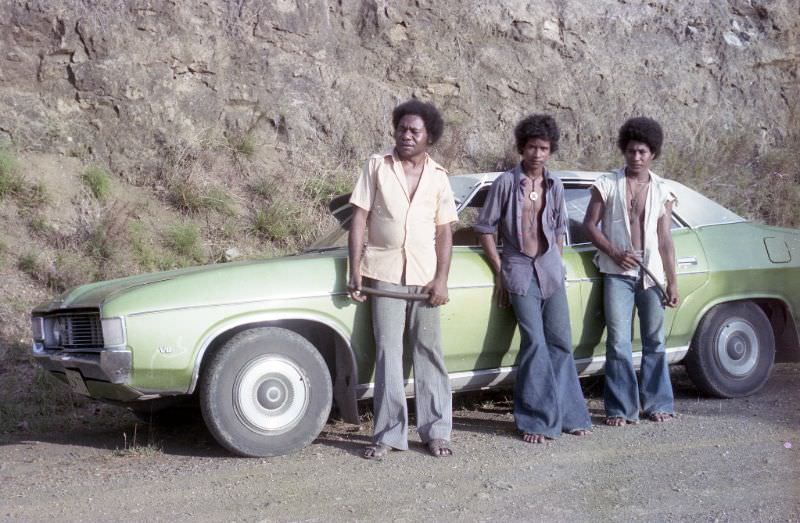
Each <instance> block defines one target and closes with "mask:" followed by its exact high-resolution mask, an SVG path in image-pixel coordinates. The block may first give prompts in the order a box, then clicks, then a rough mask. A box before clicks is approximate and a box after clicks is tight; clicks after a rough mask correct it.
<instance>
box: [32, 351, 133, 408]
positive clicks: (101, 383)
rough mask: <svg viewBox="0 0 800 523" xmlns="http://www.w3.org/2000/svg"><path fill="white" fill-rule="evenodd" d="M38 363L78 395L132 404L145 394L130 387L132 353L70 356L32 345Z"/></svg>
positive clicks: (66, 353)
mask: <svg viewBox="0 0 800 523" xmlns="http://www.w3.org/2000/svg"><path fill="white" fill-rule="evenodd" d="M33 357H34V359H35V360H36V362H37V363H38V364H39V365H41V366H42V368H44V369H45V370H46V371H48V372H50V373H51V374H52V375H54V376H55V377H56V378H58V379H60V380H61V381H63V382H65V383H67V384H68V385H69V386H70V387H71V388H72V389H73V390H74V391H75V392H78V393H80V394H84V395H86V396H91V397H94V398H98V399H108V400H115V401H131V400H135V399H137V398H139V397H141V396H142V393H141V392H139V391H137V390H135V389H133V388H131V387H129V386H128V385H127V383H128V382H129V381H130V376H131V369H132V361H133V359H132V356H131V351H129V350H126V349H125V350H121V349H113V350H109V349H104V350H99V351H97V352H68V351H64V350H51V349H45V348H44V346H43V345H42V344H40V343H34V344H33Z"/></svg>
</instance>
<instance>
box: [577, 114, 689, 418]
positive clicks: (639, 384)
mask: <svg viewBox="0 0 800 523" xmlns="http://www.w3.org/2000/svg"><path fill="white" fill-rule="evenodd" d="M663 141H664V132H663V131H662V130H661V126H660V125H659V124H658V122H656V121H655V120H653V119H651V118H645V117H637V118H631V119H629V120H628V121H626V122H625V123H624V124H623V125H622V127H621V128H620V130H619V136H618V139H617V146H618V147H619V150H620V151H621V152H622V155H623V156H624V158H625V166H624V167H622V168H621V169H618V170H616V171H613V172H611V173H609V174H606V175H603V176H600V177H599V178H598V179H597V181H596V182H595V184H594V186H593V187H592V196H591V200H590V201H589V207H588V209H587V211H586V217H585V219H584V226H585V227H586V232H587V234H588V236H589V239H590V240H591V241H592V243H593V244H594V245H595V247H597V254H596V255H595V264H597V266H598V268H599V269H600V272H601V273H603V308H604V311H605V318H606V327H607V329H608V332H607V336H606V367H605V375H606V379H605V391H604V398H605V410H606V421H605V423H606V425H610V426H613V427H620V426H623V425H625V424H627V423H637V422H638V421H639V412H640V410H641V411H642V412H643V413H644V416H645V417H646V418H647V419H649V420H651V421H656V422H661V421H667V420H669V419H672V418H673V417H674V416H675V411H674V406H673V404H674V401H673V394H672V384H671V383H670V378H669V363H668V361H667V354H666V351H665V348H664V306H665V305H666V306H669V307H676V306H677V304H678V286H677V281H676V278H675V273H676V270H675V247H674V244H673V242H672V233H671V231H670V226H671V223H672V206H673V204H674V203H675V196H674V194H672V192H670V190H669V188H668V187H667V184H666V183H665V182H664V180H663V179H662V178H661V177H659V176H657V175H656V174H655V173H653V172H652V171H651V170H650V167H651V165H652V163H653V160H655V159H656V158H657V157H658V155H659V154H660V153H661V145H662V143H663ZM601 222H602V225H600V226H598V224H600V223H601ZM645 269H646V270H645ZM660 289H664V291H663V295H662V291H661V290H660ZM634 307H636V310H637V311H638V316H639V329H640V332H641V340H642V361H641V380H640V381H637V378H636V371H635V369H634V367H633V354H632V342H631V321H632V317H633V308H634Z"/></svg>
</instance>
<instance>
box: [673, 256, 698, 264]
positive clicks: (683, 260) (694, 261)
mask: <svg viewBox="0 0 800 523" xmlns="http://www.w3.org/2000/svg"><path fill="white" fill-rule="evenodd" d="M676 263H677V264H678V265H697V258H696V257H695V256H683V257H681V258H678V259H677V260H676Z"/></svg>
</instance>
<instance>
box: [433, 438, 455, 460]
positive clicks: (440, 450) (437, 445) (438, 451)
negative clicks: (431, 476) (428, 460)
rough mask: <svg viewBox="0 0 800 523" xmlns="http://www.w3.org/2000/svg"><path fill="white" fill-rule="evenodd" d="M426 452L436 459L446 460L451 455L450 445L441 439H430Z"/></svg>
mask: <svg viewBox="0 0 800 523" xmlns="http://www.w3.org/2000/svg"><path fill="white" fill-rule="evenodd" d="M428 452H430V453H431V456H434V457H437V458H446V457H449V456H452V455H453V449H451V448H450V443H449V442H448V441H447V440H443V439H432V440H430V441H429V442H428Z"/></svg>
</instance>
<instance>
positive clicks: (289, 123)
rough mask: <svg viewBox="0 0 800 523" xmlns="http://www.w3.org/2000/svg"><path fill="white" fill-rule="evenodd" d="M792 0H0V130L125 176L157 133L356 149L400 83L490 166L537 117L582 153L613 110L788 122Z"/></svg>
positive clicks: (693, 123) (703, 122) (778, 127)
mask: <svg viewBox="0 0 800 523" xmlns="http://www.w3.org/2000/svg"><path fill="white" fill-rule="evenodd" d="M799 30H800V4H798V2H797V0H727V1H718V2H679V1H658V2H656V1H650V0H647V1H645V0H595V1H592V2H583V1H581V0H542V1H537V2H528V1H520V0H508V1H503V2H484V1H477V0H469V1H463V2H460V1H432V0H418V1H416V2H391V1H381V0H338V1H333V0H307V1H301V0H275V1H272V2H260V1H254V0H228V1H224V0H206V1H201V2H179V1H174V0H172V1H170V0H128V1H122V0H118V1H112V0H83V1H79V0H30V1H21V0H7V1H5V2H3V3H2V5H0V45H1V46H2V47H1V48H0V115H2V118H0V140H9V141H11V142H13V143H14V145H15V146H17V147H20V148H26V149H32V150H41V151H54V150H55V151H60V152H62V153H65V154H70V155H76V156H78V157H81V158H84V157H92V158H97V159H101V160H102V161H104V162H106V163H108V165H110V167H111V169H112V170H113V171H114V172H116V173H118V174H120V175H122V176H123V177H125V178H126V179H128V180H130V181H134V182H135V180H136V179H137V177H138V176H140V173H143V172H145V171H147V169H149V168H151V167H152V166H153V165H155V164H157V162H158V160H159V158H160V156H161V155H162V154H163V151H164V149H165V148H168V147H173V146H179V145H180V144H181V143H182V142H185V141H191V140H193V139H196V137H198V136H201V135H204V134H208V133H212V134H214V133H216V134H217V135H218V136H224V137H228V138H229V139H240V138H241V137H244V136H247V137H250V138H251V139H253V140H254V141H255V143H257V144H258V146H259V147H260V148H262V149H263V150H266V151H269V156H270V157H271V158H273V159H274V160H275V161H276V162H284V161H286V160H289V161H291V159H292V158H293V157H295V156H296V155H302V156H303V157H306V158H308V157H310V158H329V159H330V158H333V159H336V158H360V157H363V156H364V155H366V154H368V153H369V152H371V151H372V150H373V149H376V148H378V147H382V146H383V145H385V144H386V143H387V142H388V140H389V131H388V125H387V123H388V121H387V120H388V115H389V112H390V110H391V108H392V107H393V106H394V105H395V104H396V103H397V102H398V101H402V100H403V99H406V98H408V97H411V96H417V97H420V98H423V99H428V100H431V101H433V102H435V103H436V104H438V105H439V106H440V107H441V108H442V109H443V112H444V114H445V118H446V121H447V123H448V130H447V131H446V132H448V131H449V133H448V134H447V136H446V138H445V141H444V144H443V147H444V148H446V149H447V151H446V152H447V156H448V158H446V159H447V160H449V161H450V162H451V163H454V164H456V165H455V167H456V168H462V169H469V168H487V167H490V165H488V164H489V163H491V159H492V158H496V157H498V156H502V154H503V152H504V150H506V149H507V145H508V142H509V141H510V140H509V137H510V131H511V128H512V126H513V124H514V123H515V122H516V120H518V119H519V118H520V117H521V116H522V115H524V114H526V113H529V112H534V111H535V112H550V113H552V114H554V115H555V116H556V117H557V119H558V120H559V121H560V123H561V126H562V131H563V140H564V143H563V145H562V151H563V152H562V153H560V154H561V158H562V160H565V161H566V162H567V163H572V164H580V163H581V162H583V163H584V164H585V163H586V162H589V163H591V161H590V158H592V156H593V155H595V154H599V153H603V152H606V151H608V150H609V149H613V143H614V134H615V131H616V129H617V128H618V126H619V125H620V123H621V122H622V121H623V120H624V118H626V117H627V116H630V115H638V114H647V115H651V116H653V117H655V118H657V119H659V120H661V121H662V122H663V123H664V124H665V128H666V131H667V139H668V141H671V142H672V143H675V142H676V141H681V140H692V139H694V138H696V137H697V136H699V135H702V134H707V135H711V136H719V135H722V134H724V133H734V134H740V133H745V134H757V135H758V140H759V141H760V142H761V143H763V144H764V145H768V146H769V145H776V144H777V145H780V143H781V141H782V140H783V139H784V138H785V136H786V135H787V133H789V132H791V131H792V130H796V127H797V122H796V115H797V110H798V99H800V96H799V94H800V93H799V91H800V88H799V87H798V78H797V76H798V63H800V60H798V31H799Z"/></svg>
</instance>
